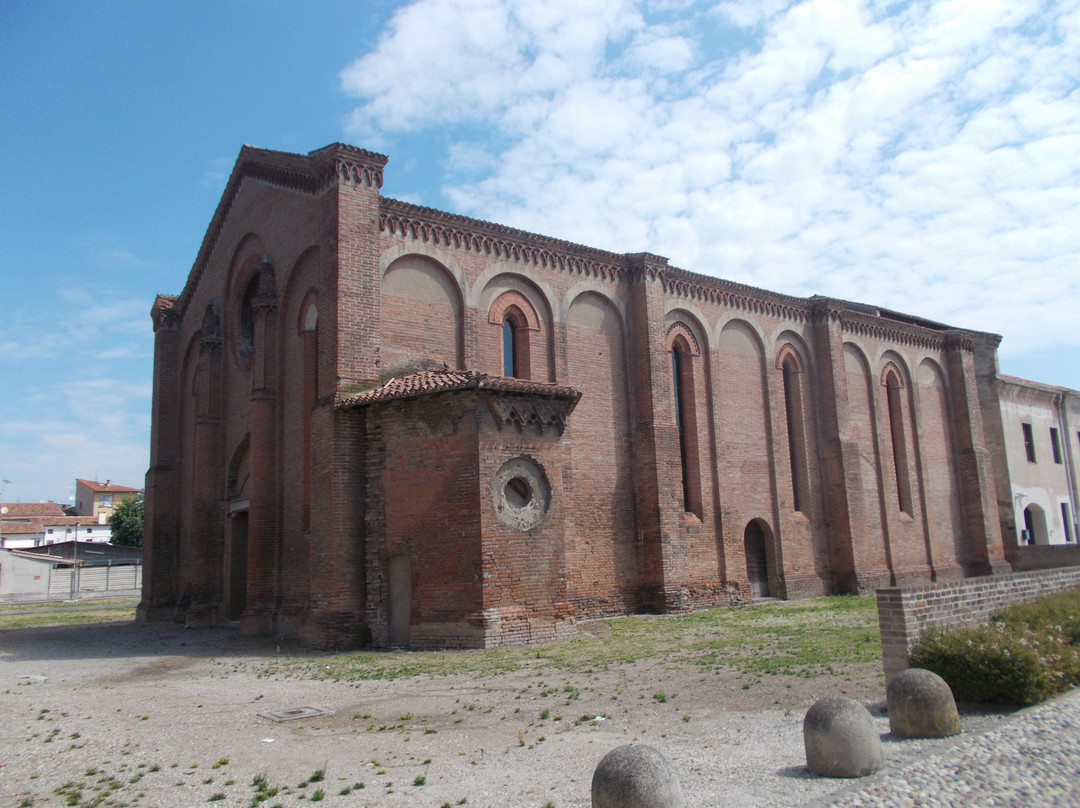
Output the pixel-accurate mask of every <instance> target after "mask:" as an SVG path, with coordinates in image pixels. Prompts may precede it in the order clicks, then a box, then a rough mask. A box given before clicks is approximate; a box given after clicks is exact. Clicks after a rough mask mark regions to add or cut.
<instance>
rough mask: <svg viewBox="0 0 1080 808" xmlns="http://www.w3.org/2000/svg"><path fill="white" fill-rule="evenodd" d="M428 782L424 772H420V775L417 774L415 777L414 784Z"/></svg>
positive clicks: (419, 784)
mask: <svg viewBox="0 0 1080 808" xmlns="http://www.w3.org/2000/svg"><path fill="white" fill-rule="evenodd" d="M426 782H427V777H425V776H424V775H422V774H418V775H416V777H414V778H413V781H412V784H413V785H414V786H422V785H424V783H426Z"/></svg>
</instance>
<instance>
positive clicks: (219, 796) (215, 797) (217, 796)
mask: <svg viewBox="0 0 1080 808" xmlns="http://www.w3.org/2000/svg"><path fill="white" fill-rule="evenodd" d="M223 799H225V794H224V793H223V792H221V791H216V792H214V793H213V794H211V795H210V796H209V797H207V798H206V801H207V802H221V801H222V800H223Z"/></svg>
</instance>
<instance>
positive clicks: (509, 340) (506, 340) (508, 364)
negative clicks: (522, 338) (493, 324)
mask: <svg viewBox="0 0 1080 808" xmlns="http://www.w3.org/2000/svg"><path fill="white" fill-rule="evenodd" d="M515 336H516V335H515V334H514V324H513V323H512V322H510V318H509V317H508V318H506V319H505V320H503V324H502V337H503V376H516V375H517V374H516V373H515V371H516V370H517V364H516V363H515V362H514V343H515V342H516V340H515Z"/></svg>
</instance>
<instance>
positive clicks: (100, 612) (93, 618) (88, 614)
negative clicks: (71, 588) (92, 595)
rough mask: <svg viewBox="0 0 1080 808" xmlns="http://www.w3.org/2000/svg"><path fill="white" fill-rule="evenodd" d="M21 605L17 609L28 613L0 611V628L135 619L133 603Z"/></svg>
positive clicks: (72, 624)
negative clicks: (118, 605) (113, 606)
mask: <svg viewBox="0 0 1080 808" xmlns="http://www.w3.org/2000/svg"><path fill="white" fill-rule="evenodd" d="M23 607H24V608H23V609H19V611H28V613H26V614H4V613H3V612H0V629H6V628H37V627H39V626H79V625H89V624H92V623H112V622H117V621H133V620H134V619H135V605H134V604H132V605H131V607H130V608H122V609H102V608H100V605H99V604H95V605H94V606H93V607H90V608H88V607H87V606H86V605H85V604H83V605H82V608H79V609H70V608H69V609H60V608H43V607H37V606H36V605H35V604H23ZM26 607H29V608H28V609H27V608H26ZM9 611H10V610H9Z"/></svg>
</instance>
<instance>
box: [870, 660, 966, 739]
mask: <svg viewBox="0 0 1080 808" xmlns="http://www.w3.org/2000/svg"><path fill="white" fill-rule="evenodd" d="M885 695H886V700H887V701H888V704H889V729H891V730H892V733H893V735H896V736H897V737H900V738H947V737H949V736H950V735H958V734H960V731H961V730H960V715H959V714H958V713H957V712H956V700H955V699H954V698H953V694H952V690H951V689H950V688H949V685H948V684H946V682H945V680H944V679H942V678H941V677H940V676H938V675H937V674H936V673H934V672H933V671H928V670H925V669H924V668H908V669H907V670H906V671H903V672H901V673H900V674H898V675H897V676H896V678H895V679H893V680H892V682H890V683H889V689H888V690H887V691H886V694H885Z"/></svg>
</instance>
